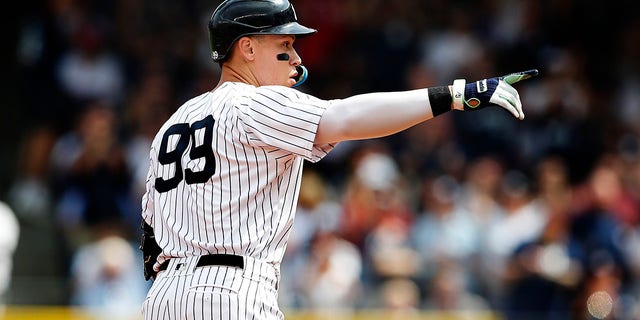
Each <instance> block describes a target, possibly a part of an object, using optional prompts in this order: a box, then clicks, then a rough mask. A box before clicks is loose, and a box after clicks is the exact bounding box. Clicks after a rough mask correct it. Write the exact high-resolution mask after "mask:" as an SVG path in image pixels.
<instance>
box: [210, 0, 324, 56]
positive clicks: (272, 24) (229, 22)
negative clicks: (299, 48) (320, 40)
mask: <svg viewBox="0 0 640 320" xmlns="http://www.w3.org/2000/svg"><path fill="white" fill-rule="evenodd" d="M297 21H298V18H297V17H296V12H295V10H294V9H293V5H291V3H289V1H288V0H225V1H224V2H222V3H221V4H220V5H219V6H218V7H217V8H216V9H215V11H214V12H213V15H212V16H211V19H210V20H209V44H210V45H211V51H212V54H211V56H212V57H213V60H214V61H216V62H222V61H224V60H226V59H227V58H228V54H229V51H230V50H231V47H232V46H233V44H234V43H235V42H236V40H238V39H240V38H241V37H243V36H247V35H257V34H290V35H296V36H299V37H300V36H306V35H310V34H312V33H315V32H316V30H315V29H311V28H307V27H305V26H303V25H301V24H299V23H298V22H297Z"/></svg>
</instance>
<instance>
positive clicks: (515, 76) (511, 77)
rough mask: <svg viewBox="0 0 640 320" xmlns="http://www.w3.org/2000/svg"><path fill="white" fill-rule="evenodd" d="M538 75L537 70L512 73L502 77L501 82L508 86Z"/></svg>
mask: <svg viewBox="0 0 640 320" xmlns="http://www.w3.org/2000/svg"><path fill="white" fill-rule="evenodd" d="M537 75H538V69H531V70H526V71H521V72H514V73H510V74H508V75H506V76H504V77H502V80H504V82H506V83H508V84H514V83H516V82H518V81H522V80H525V79H529V78H533V77H535V76H537Z"/></svg>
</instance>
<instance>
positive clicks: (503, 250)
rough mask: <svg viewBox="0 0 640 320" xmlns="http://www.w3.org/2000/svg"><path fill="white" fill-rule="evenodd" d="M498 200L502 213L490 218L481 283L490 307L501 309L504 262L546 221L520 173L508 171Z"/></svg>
mask: <svg viewBox="0 0 640 320" xmlns="http://www.w3.org/2000/svg"><path fill="white" fill-rule="evenodd" d="M498 201H499V202H500V204H501V206H502V207H503V208H504V211H503V212H504V214H502V215H500V216H498V217H497V218H496V219H494V220H493V221H491V222H490V223H489V225H488V227H487V229H486V233H487V237H486V244H485V246H486V247H485V249H484V250H483V254H482V267H481V273H480V274H481V277H480V279H479V280H480V282H481V283H482V285H483V288H484V289H485V290H487V291H486V295H487V298H488V299H489V301H490V302H491V304H492V306H494V307H496V308H500V302H501V301H503V299H504V296H503V295H504V292H502V290H503V288H504V279H503V275H504V274H505V271H506V266H507V261H508V259H509V257H510V256H511V255H512V254H513V253H514V252H515V250H516V249H517V248H518V247H519V246H520V245H522V244H523V243H527V242H530V241H532V240H534V239H537V238H538V237H539V236H540V234H541V233H542V230H543V229H544V227H545V225H546V224H547V219H548V218H547V212H546V211H545V210H544V208H543V206H542V205H541V203H540V202H539V201H536V195H535V194H534V191H533V189H532V185H531V182H530V181H529V178H528V177H527V176H526V175H525V174H524V173H522V172H520V171H516V170H512V171H508V172H507V173H506V174H505V175H504V177H503V179H502V181H501V183H500V192H499V198H498Z"/></svg>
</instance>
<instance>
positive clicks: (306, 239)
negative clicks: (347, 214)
mask: <svg viewBox="0 0 640 320" xmlns="http://www.w3.org/2000/svg"><path fill="white" fill-rule="evenodd" d="M341 212H342V207H341V206H340V203H338V202H337V201H336V200H334V199H333V197H332V195H331V194H330V187H329V185H328V184H327V182H326V181H325V179H324V178H323V177H322V176H321V175H320V174H318V172H316V171H314V170H313V169H309V168H307V169H305V170H304V172H303V175H302V184H301V185H300V195H299V198H298V208H297V212H296V218H295V220H294V222H293V228H292V231H291V234H290V235H289V241H288V244H287V250H286V252H285V259H284V260H283V262H282V264H281V266H280V270H281V274H282V278H281V280H280V288H281V289H280V292H279V294H278V299H279V301H280V303H281V305H282V306H283V307H289V308H296V307H297V308H299V307H301V306H303V305H304V296H305V290H306V288H305V287H306V286H308V285H309V282H310V279H309V276H308V274H307V272H308V270H307V267H308V260H309V259H312V258H313V253H312V252H311V250H312V249H313V242H314V240H315V238H316V236H317V234H318V233H327V232H329V233H335V232H337V230H338V226H339V223H340V219H341V216H340V214H341Z"/></svg>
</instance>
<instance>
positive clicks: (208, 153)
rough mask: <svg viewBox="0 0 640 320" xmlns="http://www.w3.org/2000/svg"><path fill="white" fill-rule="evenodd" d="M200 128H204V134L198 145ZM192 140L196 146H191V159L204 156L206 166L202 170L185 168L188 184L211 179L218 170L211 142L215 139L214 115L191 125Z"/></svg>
mask: <svg viewBox="0 0 640 320" xmlns="http://www.w3.org/2000/svg"><path fill="white" fill-rule="evenodd" d="M199 130H204V133H202V134H203V135H204V136H203V138H202V144H201V145H199V146H196V145H195V141H196V134H197V133H198V131H199ZM191 141H194V146H193V148H191V152H189V157H191V159H200V158H204V167H203V168H202V171H191V169H187V170H185V171H184V174H185V181H186V182H187V183H188V184H193V183H203V182H206V181H207V180H209V178H211V176H212V175H213V174H214V173H215V172H216V160H215V159H214V157H213V150H212V149H211V142H212V141H213V116H208V117H206V118H204V119H202V120H200V121H197V122H195V123H194V124H193V125H192V126H191Z"/></svg>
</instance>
